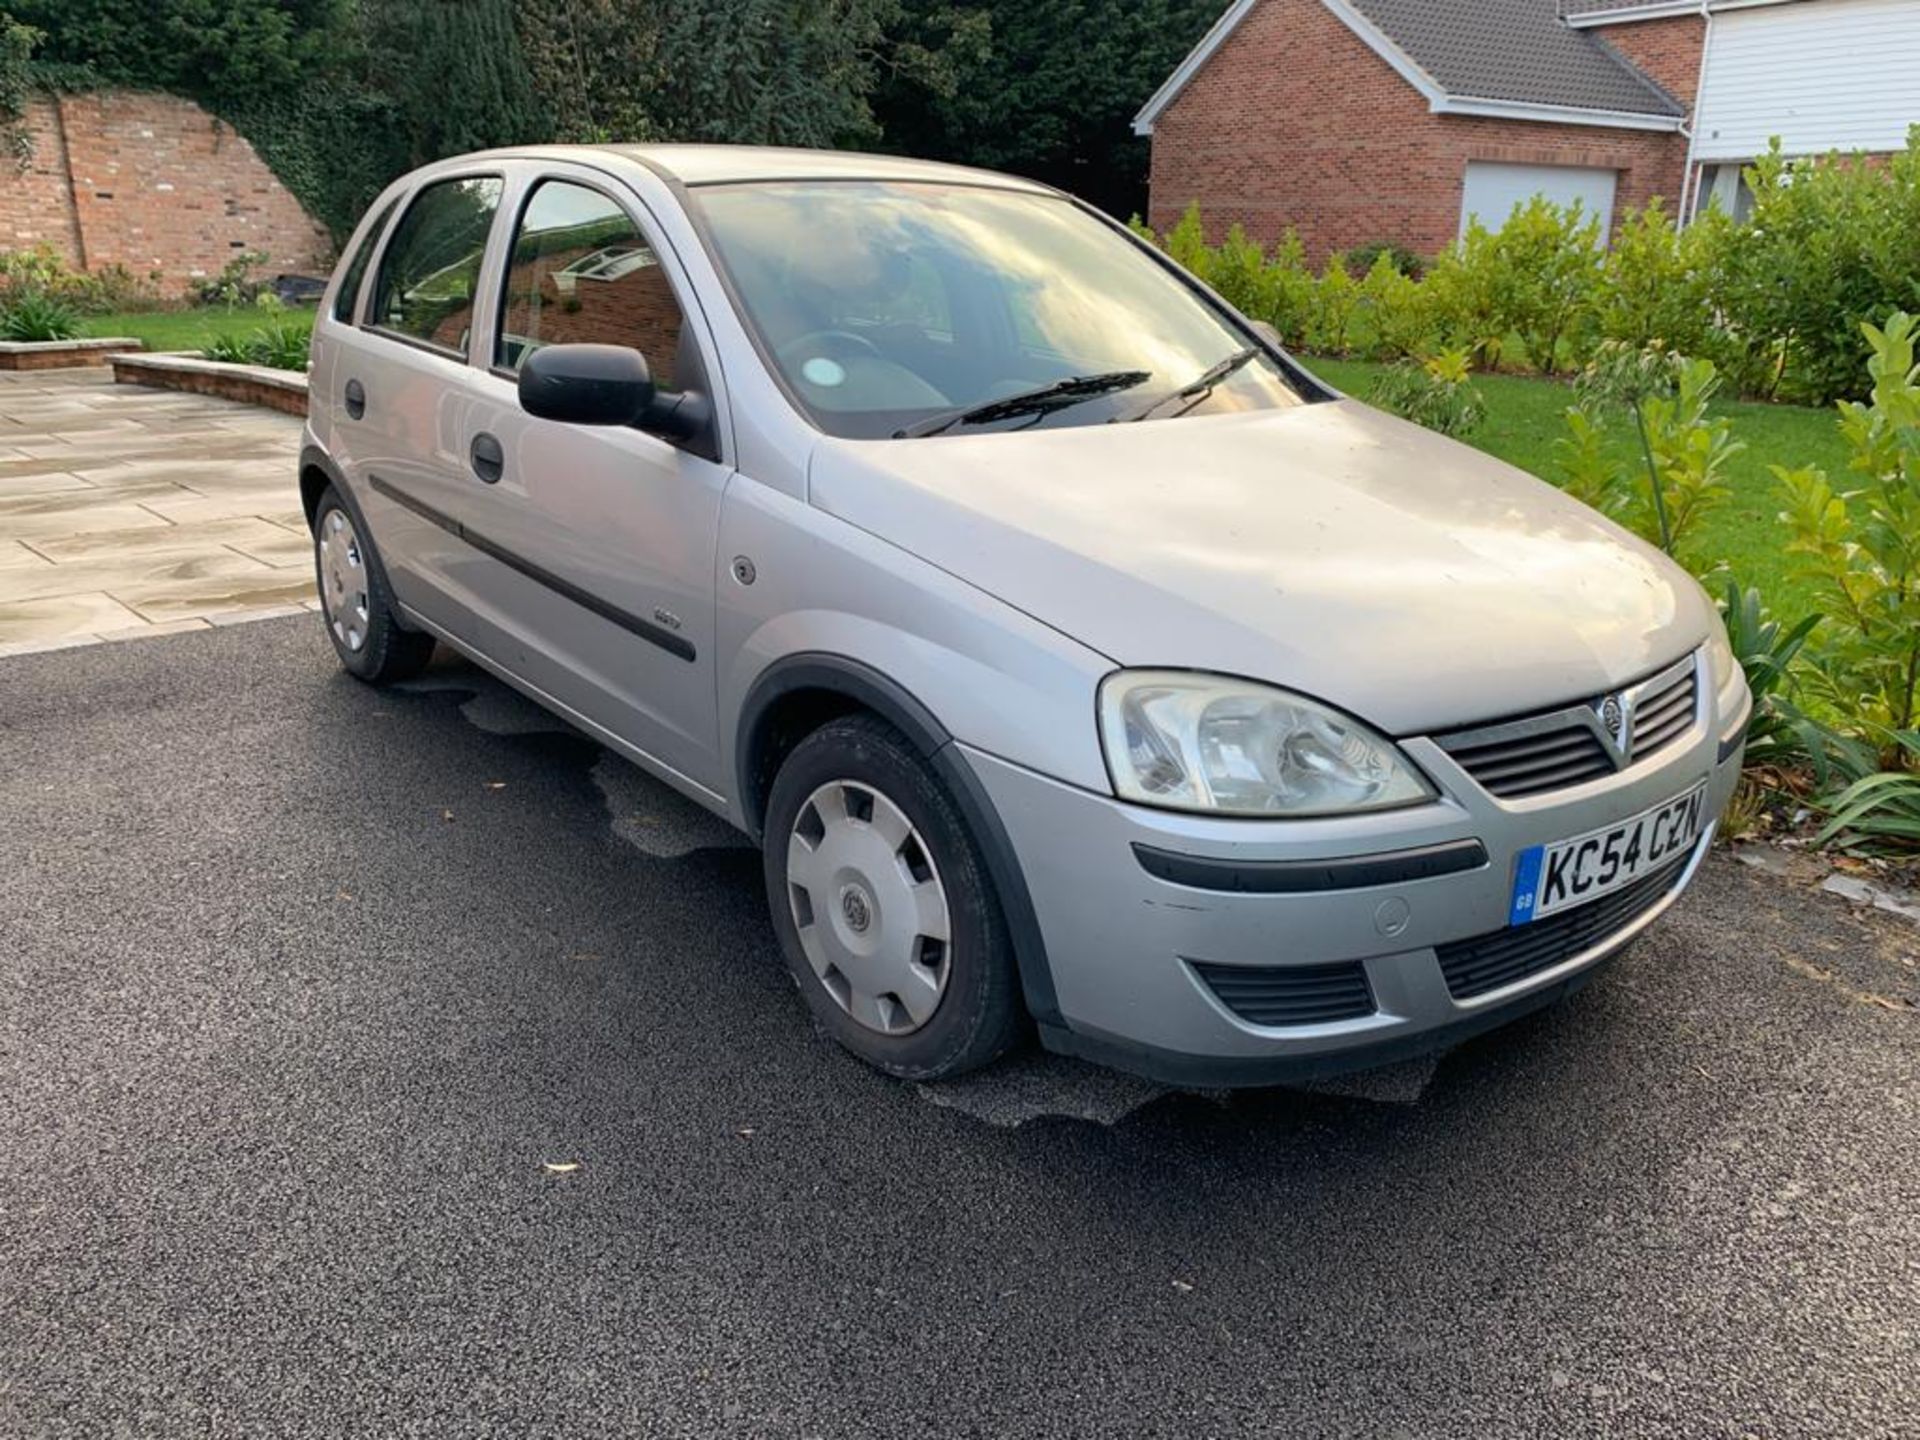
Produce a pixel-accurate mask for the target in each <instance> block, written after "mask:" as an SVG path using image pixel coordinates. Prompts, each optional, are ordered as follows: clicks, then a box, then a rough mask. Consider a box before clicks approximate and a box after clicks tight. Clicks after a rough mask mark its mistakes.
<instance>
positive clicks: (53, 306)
mask: <svg viewBox="0 0 1920 1440" xmlns="http://www.w3.org/2000/svg"><path fill="white" fill-rule="evenodd" d="M79 334H80V315H79V312H77V311H76V310H75V309H74V308H73V306H71V305H69V304H68V303H67V302H66V301H64V300H62V299H60V298H59V297H58V296H56V295H49V294H48V293H47V292H46V291H44V290H33V289H22V290H16V291H12V292H9V294H8V296H7V300H6V306H5V308H4V309H0V340H15V341H22V340H24V341H35V340H73V339H77V338H78V337H79Z"/></svg>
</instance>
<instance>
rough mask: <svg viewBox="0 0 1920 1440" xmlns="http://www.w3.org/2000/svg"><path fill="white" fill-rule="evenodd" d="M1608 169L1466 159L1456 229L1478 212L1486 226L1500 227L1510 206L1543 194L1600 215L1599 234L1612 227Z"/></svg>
mask: <svg viewBox="0 0 1920 1440" xmlns="http://www.w3.org/2000/svg"><path fill="white" fill-rule="evenodd" d="M1615 178H1616V176H1615V174H1614V172H1613V171H1611V170H1586V169H1581V168H1580V167H1578V166H1574V165H1502V164H1496V163H1495V162H1493V161H1491V160H1469V161H1468V162H1467V191H1466V197H1465V199H1463V200H1462V201H1461V205H1460V233H1461V234H1462V235H1464V234H1466V233H1467V221H1469V220H1471V219H1474V218H1476V217H1478V219H1479V221H1480V223H1481V224H1482V225H1484V226H1486V228H1487V229H1489V230H1498V229H1499V228H1500V227H1501V226H1502V225H1504V224H1506V223H1507V217H1508V216H1509V215H1511V214H1513V207H1514V206H1516V205H1524V204H1526V202H1527V201H1529V200H1531V199H1532V198H1533V197H1534V196H1536V195H1544V196H1546V197H1547V199H1549V200H1551V201H1553V203H1554V204H1556V205H1571V204H1572V203H1573V202H1574V201H1576V200H1578V201H1579V202H1580V203H1581V205H1582V206H1583V207H1585V209H1586V212H1587V214H1589V215H1597V216H1598V217H1599V219H1600V233H1601V235H1602V236H1604V235H1606V234H1607V233H1608V232H1609V231H1611V230H1612V228H1613V184H1614V180H1615Z"/></svg>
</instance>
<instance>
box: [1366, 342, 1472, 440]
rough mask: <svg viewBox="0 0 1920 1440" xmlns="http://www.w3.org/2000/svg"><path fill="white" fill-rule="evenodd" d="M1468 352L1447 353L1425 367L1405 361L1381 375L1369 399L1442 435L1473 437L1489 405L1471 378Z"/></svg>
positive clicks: (1375, 381) (1390, 367)
mask: <svg viewBox="0 0 1920 1440" xmlns="http://www.w3.org/2000/svg"><path fill="white" fill-rule="evenodd" d="M1470 375H1471V371H1470V369H1469V367H1468V364H1467V353H1466V351H1464V350H1446V351H1442V352H1441V353H1440V354H1438V355H1436V356H1434V357H1433V358H1432V359H1430V360H1427V361H1425V362H1424V363H1420V362H1416V361H1413V360H1402V361H1400V362H1399V363H1398V364H1395V365H1390V366H1388V367H1387V368H1386V369H1385V370H1383V371H1381V372H1380V374H1379V376H1378V377H1376V378H1375V380H1374V382H1373V389H1372V390H1371V391H1370V392H1369V395H1368V398H1369V399H1371V400H1372V401H1373V403H1374V404H1376V405H1378V406H1379V407H1380V408H1381V409H1383V410H1391V411H1392V412H1393V413H1394V414H1396V415H1398V416H1400V417H1401V418H1402V419H1405V420H1411V421H1413V422H1414V424H1416V425H1424V426H1426V428H1427V429H1429V430H1437V431H1439V432H1440V433H1441V434H1442V435H1452V436H1454V437H1456V438H1458V437H1459V436H1462V435H1468V434H1471V433H1472V432H1473V431H1474V430H1476V429H1477V428H1479V425H1480V422H1481V420H1483V419H1484V418H1485V417H1486V405H1485V403H1484V402H1483V401H1482V400H1481V398H1480V392H1479V390H1477V389H1475V388H1474V385H1473V381H1472V379H1471V378H1470Z"/></svg>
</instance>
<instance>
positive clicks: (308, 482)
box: [300, 445, 357, 530]
mask: <svg viewBox="0 0 1920 1440" xmlns="http://www.w3.org/2000/svg"><path fill="white" fill-rule="evenodd" d="M329 485H331V486H332V487H333V488H334V489H335V490H337V491H338V492H339V493H340V498H341V499H342V500H344V501H345V502H346V503H347V504H348V506H349V507H351V506H352V504H353V500H352V497H351V496H349V495H348V494H347V484H346V481H345V480H344V479H342V478H341V475H340V471H339V470H338V468H336V467H335V465H334V463H333V462H332V461H331V460H329V459H328V458H327V457H326V454H325V452H323V451H322V450H321V449H320V448H319V447H318V446H317V445H309V446H307V447H306V448H305V449H303V450H302V451H301V452H300V509H301V512H302V513H303V514H305V515H306V517H307V528H308V529H309V530H311V529H312V528H313V522H314V520H315V519H316V518H318V515H319V511H320V497H321V496H322V495H324V494H325V493H326V490H327V487H328V486H329ZM356 518H357V517H356Z"/></svg>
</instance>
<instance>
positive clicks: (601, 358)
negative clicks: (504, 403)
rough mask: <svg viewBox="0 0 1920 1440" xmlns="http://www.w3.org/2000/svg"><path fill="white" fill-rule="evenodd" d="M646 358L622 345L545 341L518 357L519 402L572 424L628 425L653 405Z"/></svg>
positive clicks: (544, 416)
mask: <svg viewBox="0 0 1920 1440" xmlns="http://www.w3.org/2000/svg"><path fill="white" fill-rule="evenodd" d="M653 397H654V389H653V376H652V374H651V373H650V372H649V371H648V369H647V359H646V357H645V356H644V355H642V354H641V353H640V352H639V351H638V350H630V349H628V348H627V347H626V346H624V345H547V346H543V347H542V348H540V349H538V350H532V351H529V352H528V353H527V355H526V357H525V358H524V359H523V360H522V361H521V363H520V408H521V409H522V410H525V411H526V412H527V413H528V414H529V415H537V416H539V417H540V418H541V419H542V420H565V421H568V422H570V423H572V424H575V425H633V424H636V423H638V422H639V421H640V420H642V419H643V418H645V417H646V415H647V412H648V411H649V410H651V409H652V408H653Z"/></svg>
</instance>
